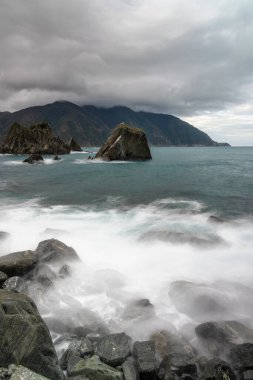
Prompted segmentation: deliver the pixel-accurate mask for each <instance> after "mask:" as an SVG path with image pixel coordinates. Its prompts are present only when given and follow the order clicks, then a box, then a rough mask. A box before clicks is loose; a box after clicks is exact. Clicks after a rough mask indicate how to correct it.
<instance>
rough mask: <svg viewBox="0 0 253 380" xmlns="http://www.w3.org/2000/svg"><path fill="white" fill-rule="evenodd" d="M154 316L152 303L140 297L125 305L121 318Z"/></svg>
mask: <svg viewBox="0 0 253 380" xmlns="http://www.w3.org/2000/svg"><path fill="white" fill-rule="evenodd" d="M154 316H155V310H154V305H152V303H151V302H150V301H149V300H148V299H140V300H136V301H133V302H131V303H130V304H129V305H127V306H126V308H125V310H124V311H123V313H122V315H121V318H123V319H136V318H137V319H148V318H153V317H154Z"/></svg>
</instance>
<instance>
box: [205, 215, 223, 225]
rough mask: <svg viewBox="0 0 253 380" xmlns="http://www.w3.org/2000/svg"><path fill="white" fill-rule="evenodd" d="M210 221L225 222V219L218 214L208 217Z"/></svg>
mask: <svg viewBox="0 0 253 380" xmlns="http://www.w3.org/2000/svg"><path fill="white" fill-rule="evenodd" d="M208 221H209V222H211V223H224V220H223V219H221V218H219V217H218V216H216V215H210V216H209V217H208Z"/></svg>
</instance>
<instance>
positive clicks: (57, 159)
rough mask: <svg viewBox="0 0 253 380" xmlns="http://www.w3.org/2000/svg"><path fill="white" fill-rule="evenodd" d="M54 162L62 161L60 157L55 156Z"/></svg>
mask: <svg viewBox="0 0 253 380" xmlns="http://www.w3.org/2000/svg"><path fill="white" fill-rule="evenodd" d="M53 160H54V161H60V160H61V157H59V156H54V158H53Z"/></svg>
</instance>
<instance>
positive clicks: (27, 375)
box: [10, 365, 49, 380]
mask: <svg viewBox="0 0 253 380" xmlns="http://www.w3.org/2000/svg"><path fill="white" fill-rule="evenodd" d="M10 380H49V379H48V378H47V377H44V376H41V375H38V374H37V373H35V372H33V371H31V370H30V369H28V368H25V367H23V366H22V365H18V366H17V367H16V368H15V370H14V373H13V374H12V376H11V378H10Z"/></svg>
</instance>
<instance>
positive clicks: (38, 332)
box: [0, 290, 63, 380]
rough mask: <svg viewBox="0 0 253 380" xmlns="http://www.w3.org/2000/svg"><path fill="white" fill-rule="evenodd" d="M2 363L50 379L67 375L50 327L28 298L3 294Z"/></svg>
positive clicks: (0, 315) (0, 312)
mask: <svg viewBox="0 0 253 380" xmlns="http://www.w3.org/2000/svg"><path fill="white" fill-rule="evenodd" d="M0 337H1V339H0V363H1V365H2V366H4V367H7V366H8V365H10V364H22V365H23V366H25V367H27V368H29V369H31V370H32V371H34V372H35V373H38V374H40V375H43V376H45V377H48V378H49V379H54V380H62V379H63V373H62V371H61V368H60V366H59V363H58V359H57V356H56V352H55V349H54V346H53V343H52V340H51V337H50V334H49V331H48V328H47V326H46V325H45V323H44V321H43V320H42V318H41V317H40V315H39V313H38V310H37V308H36V306H35V304H34V303H33V301H31V300H30V299H29V298H28V297H27V296H26V295H24V294H21V293H14V292H9V291H6V290H0Z"/></svg>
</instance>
